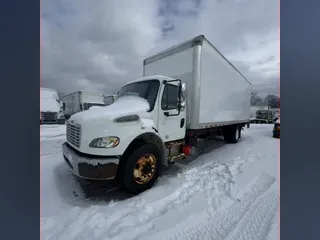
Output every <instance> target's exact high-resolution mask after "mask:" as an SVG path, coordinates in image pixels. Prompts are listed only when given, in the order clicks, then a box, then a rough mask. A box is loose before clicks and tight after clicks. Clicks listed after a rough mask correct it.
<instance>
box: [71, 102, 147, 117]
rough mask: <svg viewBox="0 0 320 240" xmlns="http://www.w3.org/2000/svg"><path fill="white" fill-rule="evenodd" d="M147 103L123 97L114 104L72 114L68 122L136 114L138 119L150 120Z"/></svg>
mask: <svg viewBox="0 0 320 240" xmlns="http://www.w3.org/2000/svg"><path fill="white" fill-rule="evenodd" d="M149 109H150V105H149V103H148V102H147V101H146V100H145V99H143V98H140V97H136V96H125V97H120V98H118V99H117V100H116V101H115V102H114V103H112V104H111V105H108V106H103V107H92V108H90V109H89V110H86V111H83V112H79V113H76V114H74V115H73V116H72V117H71V118H70V120H74V121H76V122H83V121H92V120H98V119H108V120H113V119H114V118H116V117H122V116H128V115H130V114H137V115H139V116H140V117H146V118H150V116H151V114H150V113H148V112H147V111H148V110H149Z"/></svg>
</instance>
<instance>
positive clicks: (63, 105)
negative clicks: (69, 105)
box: [62, 102, 66, 110]
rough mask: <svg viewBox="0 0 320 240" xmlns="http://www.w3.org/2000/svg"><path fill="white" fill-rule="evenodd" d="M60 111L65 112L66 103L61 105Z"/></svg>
mask: <svg viewBox="0 0 320 240" xmlns="http://www.w3.org/2000/svg"><path fill="white" fill-rule="evenodd" d="M62 110H66V103H65V102H64V103H63V104H62Z"/></svg>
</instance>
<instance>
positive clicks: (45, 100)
mask: <svg viewBox="0 0 320 240" xmlns="http://www.w3.org/2000/svg"><path fill="white" fill-rule="evenodd" d="M64 109H65V104H64V102H62V101H60V99H59V95H58V93H57V91H55V90H54V89H49V88H40V124H45V123H58V124H64V123H65V117H64V114H63V110H64Z"/></svg>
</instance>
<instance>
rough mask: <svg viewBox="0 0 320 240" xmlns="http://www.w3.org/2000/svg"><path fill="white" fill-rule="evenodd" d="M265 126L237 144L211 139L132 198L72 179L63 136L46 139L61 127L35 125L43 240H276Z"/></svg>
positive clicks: (271, 153) (272, 165)
mask: <svg viewBox="0 0 320 240" xmlns="http://www.w3.org/2000/svg"><path fill="white" fill-rule="evenodd" d="M147 124H150V123H147ZM272 127H273V126H272V125H262V126H255V125H251V127H250V129H245V132H244V133H242V138H241V140H240V141H239V143H237V144H224V143H223V141H221V140H213V141H212V142H210V144H209V145H208V146H207V148H206V151H205V153H204V154H203V155H202V156H200V157H198V158H197V159H187V160H184V161H181V162H179V163H177V164H175V165H173V166H171V167H170V168H169V169H168V170H165V171H164V173H163V175H162V176H161V177H160V178H159V180H158V182H157V183H156V184H155V186H154V187H153V188H152V189H150V190H148V191H146V192H144V193H142V194H140V195H138V196H134V197H132V196H130V195H128V194H127V193H125V192H124V191H123V190H122V189H121V188H120V189H115V190H112V191H109V192H108V191H107V190H108V188H107V187H104V185H102V186H103V187H101V186H99V187H93V186H90V185H83V183H82V182H81V181H78V180H76V179H75V178H74V177H73V176H72V175H71V174H70V171H69V169H68V166H67V165H66V164H65V163H64V161H63V158H62V155H61V144H62V143H63V141H64V139H63V138H61V137H58V138H57V137H51V138H50V137H49V136H58V135H60V134H61V132H63V129H64V131H65V128H63V126H42V128H41V132H42V133H41V135H40V140H41V175H42V179H41V181H42V186H41V200H42V209H41V218H40V220H41V235H42V239H44V240H47V239H48V240H73V239H79V240H82V239H83V240H84V239H86V240H87V239H90V240H98V239H99V240H100V239H103V240H109V239H119V240H126V239H128V240H129V239H159V240H162V239H172V240H176V239H179V240H180V239H181V240H184V239H186V240H188V239H192V240H193V239H199V240H200V239H201V240H206V239H214V240H220V239H221V240H222V239H227V240H262V239H267V240H271V239H277V238H278V227H279V225H278V218H277V216H278V214H279V212H278V207H279V189H278V184H277V183H278V173H277V162H278V158H279V155H278V152H279V151H278V147H279V141H278V139H274V138H272ZM53 129H56V130H53ZM54 131H56V133H54ZM44 136H46V137H47V138H46V141H42V138H43V137H44ZM41 137H42V138H41ZM48 137H49V138H48ZM106 189H107V190H106Z"/></svg>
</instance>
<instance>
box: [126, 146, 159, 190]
mask: <svg viewBox="0 0 320 240" xmlns="http://www.w3.org/2000/svg"><path fill="white" fill-rule="evenodd" d="M161 156H162V154H161V152H160V150H159V149H158V148H157V147H156V146H155V145H153V144H145V145H143V146H141V147H139V148H137V149H136V150H134V151H133V153H132V154H131V156H130V157H129V158H128V159H127V162H126V166H125V169H124V175H123V185H124V187H125V188H126V189H127V190H128V191H129V192H131V193H134V194H139V193H141V192H143V191H145V190H147V189H149V188H151V187H152V186H153V184H154V183H155V182H156V180H157V179H158V176H159V173H160V168H161Z"/></svg>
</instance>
